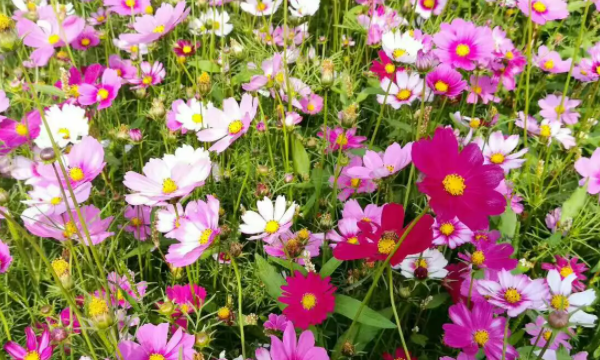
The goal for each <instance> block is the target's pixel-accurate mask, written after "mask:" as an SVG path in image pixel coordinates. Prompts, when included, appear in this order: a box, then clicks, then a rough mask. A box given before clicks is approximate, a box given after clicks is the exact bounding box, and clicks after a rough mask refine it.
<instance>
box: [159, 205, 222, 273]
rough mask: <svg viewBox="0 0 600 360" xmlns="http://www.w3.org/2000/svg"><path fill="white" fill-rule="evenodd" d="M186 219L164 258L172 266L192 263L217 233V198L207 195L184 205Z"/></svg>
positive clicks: (218, 229) (218, 230) (208, 245)
mask: <svg viewBox="0 0 600 360" xmlns="http://www.w3.org/2000/svg"><path fill="white" fill-rule="evenodd" d="M186 212H187V213H186V215H187V221H186V222H185V223H184V224H183V226H180V227H179V228H178V229H177V230H176V231H175V233H174V236H175V239H177V241H179V243H176V244H173V245H171V246H170V247H169V252H168V253H167V255H166V257H165V258H166V260H167V261H168V262H169V263H170V264H171V265H173V266H176V267H184V266H187V265H190V264H193V263H194V262H196V260H198V259H199V258H200V256H202V254H203V253H204V251H206V250H207V249H208V248H209V247H210V246H211V245H212V244H213V242H214V241H215V239H216V238H217V236H218V235H219V232H220V228H219V200H217V199H216V198H215V197H214V196H212V195H208V196H207V197H206V202H204V201H202V200H198V201H196V202H191V203H189V204H188V205H187V207H186Z"/></svg>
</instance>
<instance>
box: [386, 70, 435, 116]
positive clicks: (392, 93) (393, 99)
mask: <svg viewBox="0 0 600 360" xmlns="http://www.w3.org/2000/svg"><path fill="white" fill-rule="evenodd" d="M379 86H380V87H381V88H382V89H383V91H384V92H387V93H388V96H387V97H386V96H385V95H377V102H378V103H380V104H383V102H384V100H385V103H386V104H389V105H390V106H391V107H393V108H394V109H396V110H397V109H399V108H400V107H401V106H402V105H410V104H412V102H413V101H415V100H417V99H419V100H420V99H421V98H423V97H424V98H425V101H430V100H431V95H430V90H429V88H428V87H425V86H424V81H423V79H421V77H419V73H417V72H413V73H412V74H410V75H409V74H408V72H406V71H398V72H396V81H395V82H392V81H391V80H390V79H388V78H387V77H386V78H383V79H382V80H381V83H380V84H379ZM423 92H425V95H423Z"/></svg>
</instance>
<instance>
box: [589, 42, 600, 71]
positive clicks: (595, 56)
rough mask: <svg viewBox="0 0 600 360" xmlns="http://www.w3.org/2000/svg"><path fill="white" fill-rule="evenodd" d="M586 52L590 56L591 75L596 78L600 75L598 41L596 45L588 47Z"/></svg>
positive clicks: (599, 45)
mask: <svg viewBox="0 0 600 360" xmlns="http://www.w3.org/2000/svg"><path fill="white" fill-rule="evenodd" d="M588 54H590V57H591V62H592V63H591V69H592V73H593V77H594V79H598V77H600V43H596V45H594V46H592V47H591V48H589V49H588Z"/></svg>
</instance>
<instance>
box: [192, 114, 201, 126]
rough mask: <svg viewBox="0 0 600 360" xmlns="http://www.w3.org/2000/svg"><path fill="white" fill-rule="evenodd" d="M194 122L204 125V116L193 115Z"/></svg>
mask: <svg viewBox="0 0 600 360" xmlns="http://www.w3.org/2000/svg"><path fill="white" fill-rule="evenodd" d="M192 121H193V122H194V123H195V124H202V115H200V114H194V115H192Z"/></svg>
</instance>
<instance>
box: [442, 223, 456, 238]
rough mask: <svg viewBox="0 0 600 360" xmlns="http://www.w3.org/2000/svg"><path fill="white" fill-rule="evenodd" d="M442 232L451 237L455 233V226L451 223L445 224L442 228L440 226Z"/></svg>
mask: <svg viewBox="0 0 600 360" xmlns="http://www.w3.org/2000/svg"><path fill="white" fill-rule="evenodd" d="M440 232H441V233H442V234H444V235H446V236H450V235H452V233H453V232H454V225H452V224H451V223H443V224H442V226H440Z"/></svg>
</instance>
